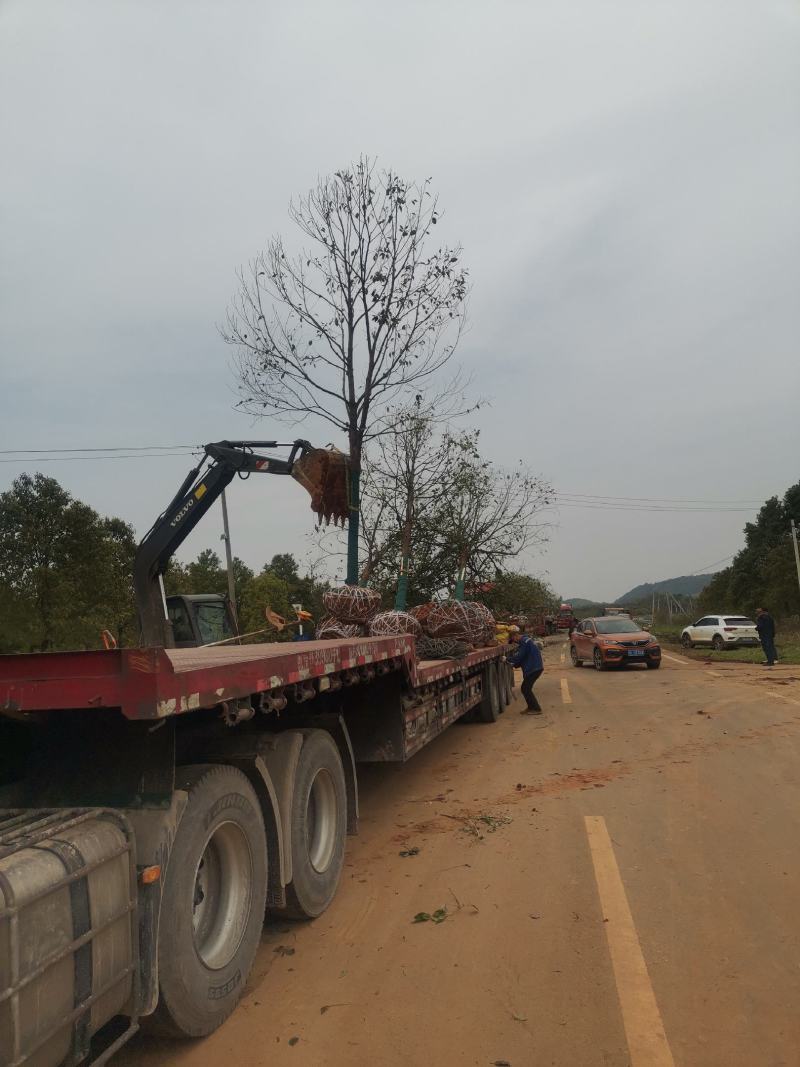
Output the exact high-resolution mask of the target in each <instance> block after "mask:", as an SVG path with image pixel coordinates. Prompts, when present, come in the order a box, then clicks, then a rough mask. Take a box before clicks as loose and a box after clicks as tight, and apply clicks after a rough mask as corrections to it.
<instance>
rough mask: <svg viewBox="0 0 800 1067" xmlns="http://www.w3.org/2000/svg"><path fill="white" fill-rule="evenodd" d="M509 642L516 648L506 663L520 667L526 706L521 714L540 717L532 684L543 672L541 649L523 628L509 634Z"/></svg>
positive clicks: (540, 712) (521, 687)
mask: <svg viewBox="0 0 800 1067" xmlns="http://www.w3.org/2000/svg"><path fill="white" fill-rule="evenodd" d="M510 640H511V641H512V643H513V644H515V645H516V646H517V647H516V650H515V651H514V652H513V653H512V654H511V655H510V656H509V657H508V662H509V663H510V664H511V666H512V667H520V668H521V669H522V685H521V686H520V689H521V690H522V695H523V696H524V697H525V703H526V704H527V705H528V706H527V707H526V708H524V709H523V711H522V714H523V715H526V714H530V715H541V714H542V708H541V705H540V704H539V701H538V700H537V699H536V697H535V696H534V693H533V686H534V684H535V683H536V681H537V679H539V678H540V677H541V675H542V673H543V672H544V662H543V661H542V652H541V649H540V648H539V646H538V645H537V644H536V642H535V641H534V639H533V638H532V637H531V636H530V634H526V633H525V628H524V627H522V628H521V629H520V630H519V632H518V633H513V634H511V635H510Z"/></svg>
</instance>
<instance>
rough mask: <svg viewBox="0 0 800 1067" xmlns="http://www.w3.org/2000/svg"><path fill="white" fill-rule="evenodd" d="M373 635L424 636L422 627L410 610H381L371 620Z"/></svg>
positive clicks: (370, 627)
mask: <svg viewBox="0 0 800 1067" xmlns="http://www.w3.org/2000/svg"><path fill="white" fill-rule="evenodd" d="M369 632H370V635H371V636H372V637H398V636H401V635H402V636H405V635H408V636H410V637H422V627H421V626H420V624H419V622H417V620H416V619H415V618H414V616H413V615H412V614H411V613H410V612H408V611H381V612H380V613H379V614H378V615H375V616H373V618H371V619H370V621H369Z"/></svg>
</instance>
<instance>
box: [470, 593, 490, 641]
mask: <svg viewBox="0 0 800 1067" xmlns="http://www.w3.org/2000/svg"><path fill="white" fill-rule="evenodd" d="M471 603H472V607H473V608H474V609H475V613H476V615H477V617H478V620H479V622H478V626H477V627H476V629H475V634H474V638H473V641H474V644H475V645H476V646H477V647H478V648H486V647H487V646H489V645H494V644H496V639H495V627H496V623H495V621H494V615H492V613H491V611H489V609H488V608H487V607H486V605H485V604H481V603H480V602H479V601H472V602H471Z"/></svg>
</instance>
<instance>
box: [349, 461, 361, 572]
mask: <svg viewBox="0 0 800 1067" xmlns="http://www.w3.org/2000/svg"><path fill="white" fill-rule="evenodd" d="M360 482H361V455H360V453H359V454H356V452H355V450H354V449H351V452H350V494H349V501H348V503H349V508H350V515H349V517H348V520H347V579H346V581H347V584H348V585H358V535H359V529H358V528H359V519H360V511H359V502H360V499H361V497H360Z"/></svg>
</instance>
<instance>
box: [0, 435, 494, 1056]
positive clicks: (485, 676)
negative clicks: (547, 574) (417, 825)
mask: <svg viewBox="0 0 800 1067" xmlns="http://www.w3.org/2000/svg"><path fill="white" fill-rule="evenodd" d="M256 461H259V462H261V460H260V459H259V457H257V456H256V457H253V458H252V462H256ZM248 462H251V461H250V460H248ZM283 473H285V472H283ZM197 484H198V483H196V482H194V481H193V480H192V481H191V484H190V480H188V479H187V482H186V483H185V484H184V487H182V490H181V491H180V492H179V494H178V495H177V496H176V497H175V499H174V500H173V502H172V504H171V505H170V507H169V508H168V509H167V510H166V511H165V513H164V515H163V516H161V518H160V520H158V521H157V523H156V525H155V526H154V529H153V531H151V534H149V535H148V536H147V537H146V538H145V539H144V541H143V542H142V546H140V552H139V554H138V555H137V563H136V568H135V571H136V579H137V585H136V588H137V596H138V602H139V606H140V618H141V621H142V630H143V633H145V634H147V633H151V634H155V635H156V637H158V635H159V634H163V635H164V641H163V642H161V641H158V640H155V641H153V640H151V641H147V642H146V644H145V647H142V648H136V649H111V650H106V651H96V652H95V651H88V652H54V653H33V654H25V655H12V656H1V657H0V1065H1V1067H32V1065H34V1064H35V1065H36V1067H58V1065H62V1064H64V1065H66V1064H69V1065H73V1064H78V1063H81V1062H86V1061H89V1062H93V1063H104V1062H106V1060H107V1059H108V1058H109V1057H110V1056H111V1055H112V1054H113V1053H114V1051H116V1049H118V1048H119V1047H120V1046H121V1045H122V1044H123V1043H124V1042H125V1041H126V1040H128V1038H130V1037H131V1036H132V1035H133V1034H134V1033H135V1032H136V1030H137V1029H138V1027H139V1025H140V1020H142V1019H144V1018H147V1019H148V1020H149V1025H150V1026H151V1028H152V1029H154V1030H156V1031H157V1032H161V1033H166V1034H170V1035H173V1036H187V1037H199V1036H203V1035H205V1034H208V1033H210V1032H211V1031H213V1030H214V1029H215V1028H216V1027H218V1026H219V1025H220V1024H221V1023H222V1022H223V1021H224V1019H225V1018H226V1017H227V1016H228V1015H229V1014H230V1013H231V1012H232V1011H233V1010H234V1008H235V1006H236V1004H237V1002H238V1000H239V999H240V997H241V995H242V992H243V990H244V987H245V984H246V982H247V978H248V974H249V972H250V969H251V966H252V964H253V960H254V957H255V953H256V949H257V946H258V943H259V939H260V935H261V926H262V922H263V918H264V912H265V908H266V909H268V910H269V911H271V912H276V913H279V914H281V915H284V916H286V917H289V918H293V919H314V918H315V917H317V916H319V915H320V914H322V913H323V912H324V911H325V909H326V908H327V907H328V905H329V904H330V902H331V900H332V899H333V897H334V895H335V893H336V890H337V887H338V884H339V880H340V875H341V870H342V864H343V859H344V850H345V839H346V835H347V834H348V833H355V832H356V830H357V827H358V817H359V800H358V765H359V764H360V763H374V762H386V763H390V762H403V761H405V760H407V759H408V758H409V757H411V756H412V755H413V754H414V753H415V752H417V751H418V750H419V749H421V748H422V747H423V746H424V745H425V744H426V743H427V742H428V741H430V740H431V739H432V738H434V737H436V736H437V734H439V733H441V732H442V731H443V730H444V729H446V728H447V727H448V726H449V725H450V724H451V723H453V722H455V721H456V720H458V719H462V720H463V719H468V720H472V721H478V722H493V721H495V720H496V719H497V717H498V715H499V714H500V712H501V711H502V710H503V708H504V706H505V705H506V704H507V703H508V702H509V700H510V698H511V687H512V673H511V669H510V668H509V667H507V665H506V664H505V662H504V660H503V654H504V649H503V648H502V647H498V646H494V647H489V648H485V649H481V650H478V651H474V652H471V653H469V654H467V655H466V656H464V657H462V658H460V659H458V660H438V661H427V662H424V661H423V662H418V661H417V659H416V656H415V647H414V639H413V638H411V637H405V636H403V637H382V638H363V639H351V640H336V641H309V642H302V643H286V644H255V645H237V646H233V647H230V646H229V647H201V648H175V647H170V645H171V644H173V643H174V642H172V641H171V640H170V637H171V631H170V623H169V618H168V612H167V610H166V606H165V605H164V604H163V603H162V607H161V610H159V607H158V605H159V601H160V600H163V598H161V597H159V598H155V597H152V596H151V595H150V594H151V590H150V589H149V587H148V582H152V581H155V580H157V577H158V573H159V567H161V568H162V569H163V565H164V561H165V559H166V558H167V552H166V550H165V549H164V547H163V545H164V542H163V534H164V527H165V526H166V527H167V528H168V529H170V530H174V528H175V525H176V524H180V523H181V522H183V521H184V519H185V517H186V516H187V515H189V514H190V513H191V509H190V508H187V494H189V498H192V499H195V500H196V501H198V504H199V503H200V502H201V501H202V503H203V505H204V506H205V505H207V503H208V501H207V499H206V492H207V490H204V491H203V492H202V493H200V494H199V495H197V494H198V488H197ZM170 536H172V535H170ZM151 537H155V538H156V539H157V542H158V546H159V547H158V551H159V562H158V565H157V566H156V565H155V564H153V562H152V560H153V558H154V557H153V555H152V552H151V551H150V547H149V544H150V541H149V539H150V538H151ZM174 541H175V539H174V538H173V540H171V541H170V546H171V545H172V544H174ZM142 605H144V606H143V607H142Z"/></svg>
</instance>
